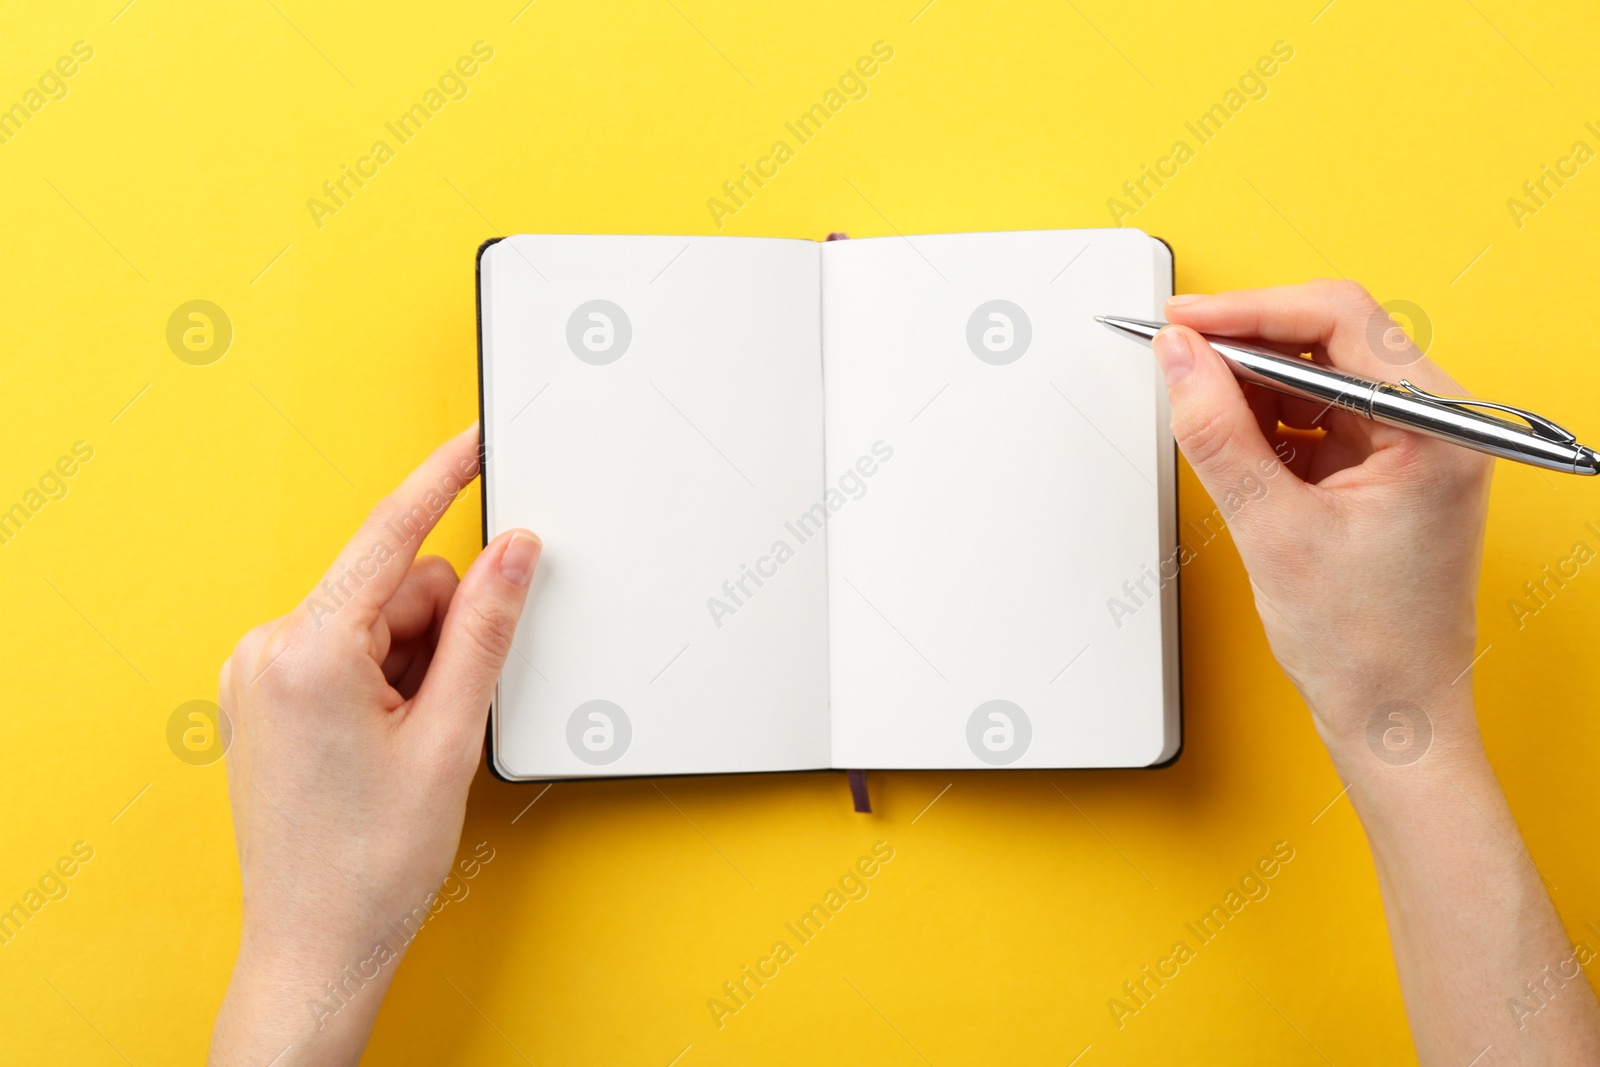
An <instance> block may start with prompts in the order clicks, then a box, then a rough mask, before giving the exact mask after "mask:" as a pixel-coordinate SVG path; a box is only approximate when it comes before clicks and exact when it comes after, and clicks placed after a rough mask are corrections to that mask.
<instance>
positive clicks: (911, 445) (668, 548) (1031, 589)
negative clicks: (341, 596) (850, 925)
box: [478, 229, 1181, 779]
mask: <svg viewBox="0 0 1600 1067" xmlns="http://www.w3.org/2000/svg"><path fill="white" fill-rule="evenodd" d="M1171 291H1172V257H1171V253H1170V251H1169V250H1168V248H1167V247H1166V246H1165V245H1164V244H1163V243H1162V242H1160V241H1158V240H1155V239H1153V238H1151V237H1149V236H1147V235H1145V234H1143V233H1140V232H1139V231H1137V230H1131V229H1122V230H1053V231H1030V232H1020V233H972V234H944V235H935V236H920V237H912V238H903V237H895V238H874V239H866V240H851V241H833V242H827V243H823V242H816V241H801V240H786V239H768V238H740V237H654V236H652V237H628V236H519V237H510V238H506V239H503V240H499V241H494V242H490V243H488V244H486V245H484V247H483V248H482V249H481V250H480V252H479V262H478V300H479V331H480V336H479V347H480V353H479V359H480V372H481V403H482V420H483V421H482V425H483V436H484V448H485V453H486V458H485V463H484V535H485V539H486V540H487V539H489V538H492V537H494V536H495V535H497V534H499V533H500V532H501V531H502V530H505V529H508V528H511V527H514V526H524V527H527V528H529V529H532V530H534V531H536V532H538V533H539V535H540V536H541V537H542V538H543V540H544V545H545V548H544V556H543V559H542V561H541V563H540V567H539V571H538V575H537V577H536V578H535V580H534V586H533V589H532V592H531V595H530V596H529V598H528V607H527V609H526V612H525V614H524V617H523V619H522V622H521V626H520V628H519V629H518V632H517V640H516V647H515V649H514V651H513V652H512V653H511V655H510V657H509V659H508V660H507V661H506V666H505V671H504V673H503V675H502V677H501V681H500V689H499V695H498V698H497V701H496V706H495V709H494V712H493V715H492V720H491V728H490V742H491V743H490V764H491V767H492V768H493V770H494V771H495V773H496V774H498V775H500V776H502V777H505V778H510V779H547V778H565V777H594V776H621V775H669V774H714V773H731V772H751V771H786V770H803V769H814V768H830V767H832V768H863V769H871V768H984V767H1140V766H1149V765H1152V764H1157V763H1161V762H1163V761H1165V760H1168V759H1170V758H1171V757H1173V756H1174V755H1175V754H1176V752H1177V750H1178V747H1179V744H1180V739H1181V713H1180V687H1179V671H1178V629H1177V627H1178V612H1177V588H1176V574H1175V571H1176V566H1175V562H1174V556H1175V549H1176V536H1177V500H1176V477H1175V462H1176V456H1175V451H1174V448H1173V442H1172V436H1171V431H1170V427H1169V425H1168V421H1169V413H1168V410H1167V405H1166V395H1165V391H1164V390H1163V389H1162V388H1161V385H1160V381H1159V378H1158V375H1157V371H1156V368H1155V366H1154V363H1153V362H1152V360H1151V359H1150V357H1149V354H1148V352H1143V351H1141V350H1139V349H1137V348H1135V347H1133V346H1130V345H1128V344H1127V343H1126V342H1124V341H1121V340H1120V339H1118V338H1117V337H1115V336H1113V335H1112V334H1111V333H1110V332H1108V331H1107V330H1105V329H1104V328H1103V327H1101V326H1100V325H1098V324H1097V323H1096V322H1095V321H1094V319H1093V316H1094V315H1105V314H1115V315H1126V316H1132V317H1135V318H1145V319H1149V318H1159V317H1160V315H1159V312H1160V309H1161V306H1162V302H1163V300H1164V299H1165V298H1166V297H1167V296H1168V295H1170V293H1171Z"/></svg>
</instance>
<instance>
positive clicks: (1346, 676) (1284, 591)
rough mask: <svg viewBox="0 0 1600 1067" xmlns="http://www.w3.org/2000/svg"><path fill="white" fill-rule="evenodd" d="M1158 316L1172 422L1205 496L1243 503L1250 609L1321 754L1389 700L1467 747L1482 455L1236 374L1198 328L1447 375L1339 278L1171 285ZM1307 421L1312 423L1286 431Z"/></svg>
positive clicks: (1385, 367)
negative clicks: (1164, 324) (1199, 292)
mask: <svg viewBox="0 0 1600 1067" xmlns="http://www.w3.org/2000/svg"><path fill="white" fill-rule="evenodd" d="M1167 317H1168V320H1169V321H1170V322H1172V323H1174V325H1173V326H1170V327H1168V328H1167V329H1164V330H1162V331H1161V333H1160V334H1158V335H1157V336H1156V339H1155V345H1154V348H1155V355H1156V359H1157V362H1158V363H1159V364H1160V366H1161V370H1162V373H1163V374H1164V376H1165V378H1166V381H1167V387H1168V390H1169V392H1170V394H1171V397H1172V428H1173V433H1174V434H1175V436H1176V437H1177V441H1178V446H1179V448H1181V449H1182V450H1183V453H1184V455H1185V456H1186V457H1187V458H1188V460H1189V463H1190V465H1191V466H1192V467H1193V468H1194V470H1195V473H1196V474H1197V475H1198V476H1199V478H1200V481H1201V483H1202V484H1204V486H1205V487H1206V490H1207V492H1209V493H1210V494H1211V496H1212V498H1213V499H1214V500H1216V501H1218V502H1221V501H1223V500H1224V499H1225V498H1226V497H1227V496H1228V494H1230V493H1231V494H1234V495H1235V496H1236V497H1237V498H1240V499H1244V500H1245V501H1247V502H1246V503H1245V505H1244V506H1243V507H1242V508H1239V509H1238V510H1237V511H1236V513H1234V514H1232V515H1231V516H1230V518H1229V519H1228V524H1229V527H1230V528H1231V530H1232V532H1233V537H1234V541H1235V543H1236V544H1237V545H1238V549H1239V555H1240V556H1241V558H1242V559H1243V560H1244V564H1245V568H1246V569H1247V570H1248V571H1249V573H1250V584H1251V587H1252V588H1253V589H1254V591H1255V597H1256V607H1257V610H1258V611H1259V612H1260V615H1261V620H1262V623H1263V624H1264V626H1265V628H1266V632H1267V638H1268V641H1269V642H1270V643H1271V646H1272V651H1273V654H1274V655H1275V656H1276V657H1277V659H1278V662H1279V663H1280V664H1282V666H1283V669H1284V671H1285V672H1286V673H1287V674H1288V676H1289V678H1290V679H1291V680H1292V681H1293V682H1294V684H1295V686H1296V688H1298V689H1299V690H1300V693H1301V695H1302V696H1303V697H1304V698H1305V700H1306V703H1307V704H1309V705H1310V707H1311V711H1312V714H1313V716H1314V718H1315V721H1316V725H1317V729H1318V732H1319V734H1320V735H1321V736H1322V739H1323V741H1324V742H1326V743H1327V745H1328V746H1329V749H1330V751H1331V752H1332V753H1333V755H1334V757H1335V760H1336V761H1341V762H1342V758H1343V757H1344V756H1346V755H1348V754H1350V753H1351V751H1352V750H1353V749H1359V748H1360V747H1365V746H1367V745H1368V744H1369V743H1370V742H1371V737H1369V731H1371V730H1373V729H1374V728H1377V729H1378V730H1379V731H1380V733H1381V732H1382V731H1383V730H1386V729H1387V728H1388V723H1389V722H1390V719H1389V718H1388V716H1389V715H1390V714H1391V713H1392V709H1400V710H1401V714H1402V715H1412V714H1414V711H1413V710H1410V709H1418V710H1420V711H1421V712H1422V713H1423V714H1424V715H1426V716H1427V717H1428V720H1429V725H1430V727H1431V741H1432V745H1433V747H1434V748H1435V749H1436V750H1438V749H1439V747H1440V746H1441V745H1444V746H1446V747H1447V748H1448V747H1449V746H1451V745H1454V744H1455V743H1457V742H1460V743H1465V744H1468V745H1470V746H1476V745H1477V744H1478V740H1477V730H1476V723H1475V721H1474V719H1473V714H1472V705H1471V685H1470V683H1467V684H1462V685H1459V686H1458V685H1455V684H1454V683H1455V682H1456V681H1457V680H1459V679H1461V678H1462V675H1463V674H1464V673H1465V672H1466V671H1467V668H1468V666H1469V665H1470V664H1471V663H1472V661H1473V657H1474V656H1475V655H1476V651H1477V650H1476V648H1475V647H1474V646H1475V641H1476V612H1475V603H1476V598H1477V584H1478V571H1479V566H1480V563H1481V558H1482V552H1483V531H1484V519H1485V513H1486V510H1487V505H1488V495H1489V476H1490V472H1491V470H1492V467H1493V462H1492V461H1491V460H1490V459H1489V458H1488V457H1486V456H1484V455H1481V454H1479V453H1477V452H1473V451H1470V450H1468V449H1465V448H1461V447H1459V446H1456V445H1452V444H1448V443H1445V442H1443V441H1437V440H1433V439H1431V438H1428V437H1424V436H1421V435H1419V434H1414V433H1409V432H1407V431H1403V430H1399V429H1396V428H1394V427H1392V426H1385V425H1383V424H1381V423H1376V422H1372V421H1370V420H1368V419H1363V418H1360V417H1359V416H1356V415H1352V414H1349V413H1348V412H1344V411H1339V410H1328V409H1327V408H1323V407H1321V405H1317V404H1314V403H1312V402H1310V401H1306V400H1300V399H1296V398H1292V397H1285V396H1283V395H1282V394H1279V393H1274V392H1271V391H1268V390H1265V389H1262V388H1259V387H1257V386H1251V385H1244V384H1241V383H1240V382H1238V381H1237V380H1236V379H1235V378H1234V376H1233V374H1232V373H1231V372H1230V371H1229V370H1228V367H1227V366H1226V364H1224V363H1223V361H1222V357H1221V356H1219V355H1218V354H1217V352H1216V350H1215V349H1213V348H1212V347H1211V346H1210V345H1209V344H1207V343H1206V341H1205V339H1204V338H1202V337H1201V336H1200V333H1209V334H1215V335H1222V336H1226V337H1236V338H1241V339H1248V340H1251V341H1255V342H1258V343H1262V344H1266V345H1268V346H1269V347H1273V348H1276V349H1279V350H1281V351H1283V352H1285V353H1289V354H1297V353H1302V352H1311V353H1312V354H1313V356H1314V358H1315V359H1316V360H1317V361H1318V362H1319V363H1325V364H1329V365H1331V366H1334V367H1337V368H1339V369H1341V370H1346V371H1350V372H1352V373H1354V374H1358V375H1361V376H1363V377H1367V378H1381V379H1384V380H1388V381H1395V380H1398V379H1399V378H1400V377H1406V378H1410V379H1412V380H1414V381H1416V382H1417V384H1419V385H1420V386H1422V387H1423V388H1425V389H1428V390H1431V391H1433V392H1437V393H1443V394H1448V395H1458V396H1459V395H1461V394H1462V389H1461V386H1459V385H1457V384H1456V383H1455V382H1454V381H1452V380H1451V379H1450V377H1449V376H1448V375H1446V374H1445V373H1444V372H1443V371H1442V370H1440V369H1439V368H1438V367H1437V366H1435V365H1434V364H1433V363H1432V362H1430V361H1429V360H1428V359H1427V358H1426V357H1424V356H1423V354H1422V353H1421V352H1420V351H1419V350H1417V348H1416V347H1415V345H1413V344H1412V342H1411V341H1410V340H1409V339H1408V338H1406V337H1405V335H1404V333H1403V332H1401V331H1400V329H1399V328H1398V327H1397V326H1395V325H1394V324H1393V322H1392V321H1391V320H1390V319H1389V318H1388V316H1387V315H1386V314H1385V313H1384V311H1383V309H1382V308H1380V307H1379V306H1378V304H1377V302H1376V301H1375V300H1374V299H1373V298H1372V297H1371V296H1370V295H1369V294H1368V293H1367V291H1366V290H1365V289H1363V288H1362V287H1361V286H1359V285H1357V284H1355V283H1354V282H1335V281H1326V280H1325V281H1315V282H1309V283H1306V284H1304V285H1290V286H1280V287H1276V288H1271V289H1246V290H1236V291H1233V292H1223V293H1218V294H1216V295H1214V296H1176V297H1173V298H1172V299H1171V300H1170V301H1169V302H1168V304H1167ZM1197 331H1198V332H1197ZM1280 422H1281V423H1282V424H1283V425H1284V426H1287V427H1290V428H1291V429H1290V430H1289V431H1287V432H1286V431H1285V430H1284V429H1282V428H1281V427H1280V425H1279V423H1280ZM1313 429H1321V430H1325V431H1326V432H1325V434H1324V435H1323V436H1321V437H1320V439H1318V438H1317V437H1316V436H1315V435H1314V434H1307V433H1304V432H1300V431H1309V430H1313ZM1280 457H1281V463H1280ZM1285 468H1287V469H1285ZM1263 484H1264V485H1265V486H1266V490H1265V493H1262V490H1261V486H1262V485H1263ZM1395 721H1400V720H1395ZM1395 736H1397V737H1398V736H1399V735H1395Z"/></svg>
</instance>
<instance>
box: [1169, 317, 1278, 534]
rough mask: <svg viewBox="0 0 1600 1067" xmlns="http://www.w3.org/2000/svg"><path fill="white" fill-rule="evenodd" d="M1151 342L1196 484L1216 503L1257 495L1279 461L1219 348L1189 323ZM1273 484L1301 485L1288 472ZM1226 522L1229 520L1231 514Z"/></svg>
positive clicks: (1175, 429)
mask: <svg viewBox="0 0 1600 1067" xmlns="http://www.w3.org/2000/svg"><path fill="white" fill-rule="evenodd" d="M1151 348H1152V349H1153V350H1154V352H1155V357H1156V363H1157V364H1158V365H1159V366H1160V367H1161V374H1162V377H1164V378H1165V379H1166V382H1167V393H1168V394H1169V395H1170V397H1171V398H1172V434H1173V436H1174V437H1175V438H1176V439H1177V442H1178V447H1179V448H1180V449H1182V450H1183V454H1184V456H1185V457H1186V458H1187V459H1188V460H1189V465H1190V466H1191V467H1193V468H1194V472H1195V474H1196V475H1198V476H1199V478H1200V484H1202V485H1204V486H1205V487H1206V492H1207V493H1209V494H1211V499H1212V500H1213V501H1215V502H1216V503H1217V504H1218V506H1225V502H1226V501H1227V499H1228V498H1229V497H1232V498H1234V499H1254V498H1256V497H1257V496H1258V495H1259V493H1260V490H1261V485H1262V480H1263V479H1264V478H1268V477H1271V476H1272V475H1274V474H1276V473H1277V472H1278V469H1279V468H1280V467H1281V466H1282V461H1281V460H1279V458H1278V455H1277V453H1276V452H1274V451H1273V450H1272V446H1271V444H1269V443H1268V441H1267V439H1266V438H1265V437H1264V436H1262V433H1261V425H1260V424H1259V423H1258V422H1257V421H1256V417H1255V413H1254V412H1253V411H1251V409H1250V403H1249V401H1247V400H1246V399H1245V396H1244V390H1243V389H1241V388H1240V386H1239V382H1238V380H1237V379H1235V378H1234V376H1233V372H1232V371H1231V370H1229V369H1228V365H1227V364H1226V363H1224V362H1223V360H1222V357H1221V356H1220V355H1218V354H1217V350H1216V349H1214V348H1212V347H1211V345H1210V344H1208V343H1207V342H1206V339H1205V338H1204V337H1202V336H1200V335H1199V334H1198V333H1196V332H1195V331H1194V330H1191V329H1190V328H1189V327H1187V326H1168V327H1166V328H1165V329H1163V330H1162V331H1161V332H1160V333H1158V334H1156V336H1155V341H1154V343H1153V344H1152V345H1151ZM1284 483H1287V484H1284ZM1273 488H1274V491H1275V492H1278V491H1283V492H1289V493H1294V492H1297V491H1301V490H1303V489H1304V486H1303V485H1302V484H1301V483H1300V482H1299V481H1298V479H1296V478H1295V477H1294V475H1292V474H1291V475H1290V476H1289V477H1288V478H1287V479H1279V480H1278V481H1276V482H1275V483H1274V486H1273ZM1247 510H1248V509H1247ZM1237 518H1238V519H1239V520H1240V521H1242V522H1244V523H1246V524H1248V523H1249V522H1250V521H1251V519H1250V518H1249V517H1247V516H1246V515H1245V514H1244V511H1242V510H1241V511H1240V512H1239V513H1238V515H1237ZM1228 523H1229V525H1233V524H1234V519H1233V518H1231V517H1230V518H1229V520H1228Z"/></svg>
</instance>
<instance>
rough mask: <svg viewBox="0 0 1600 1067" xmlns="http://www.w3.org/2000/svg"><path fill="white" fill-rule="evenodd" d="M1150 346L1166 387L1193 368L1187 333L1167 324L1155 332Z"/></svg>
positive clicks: (1186, 375) (1192, 357)
mask: <svg viewBox="0 0 1600 1067" xmlns="http://www.w3.org/2000/svg"><path fill="white" fill-rule="evenodd" d="M1150 347H1151V348H1152V349H1154V351H1155V354H1156V363H1157V364H1158V365H1159V366H1160V367H1161V375H1162V377H1164V378H1166V380H1167V387H1168V388H1171V387H1172V386H1173V385H1174V384H1175V383H1177V382H1181V381H1183V379H1185V378H1187V377H1188V376H1189V372H1190V371H1192V370H1194V352H1193V351H1192V350H1191V349H1190V348H1189V338H1188V335H1186V334H1185V333H1184V332H1183V331H1182V330H1174V329H1172V328H1171V327H1170V326H1169V327H1168V328H1166V329H1165V330H1162V331H1161V332H1160V333H1158V334H1156V339H1155V343H1154V344H1153V345H1151V346H1150Z"/></svg>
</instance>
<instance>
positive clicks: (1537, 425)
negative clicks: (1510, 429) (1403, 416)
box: [1400, 378, 1578, 444]
mask: <svg viewBox="0 0 1600 1067" xmlns="http://www.w3.org/2000/svg"><path fill="white" fill-rule="evenodd" d="M1400 388H1402V389H1405V390H1406V391H1408V392H1411V393H1415V394H1416V395H1417V396H1420V397H1422V398H1424V399H1426V400H1431V401H1433V402H1434V403H1435V404H1444V405H1446V406H1448V407H1453V408H1492V409H1493V410H1495V411H1503V412H1505V413H1506V414H1507V415H1514V416H1515V417H1517V418H1519V419H1521V420H1522V421H1523V422H1525V423H1527V424H1528V429H1530V430H1531V431H1533V435H1534V436H1535V437H1542V438H1544V439H1545V440H1546V441H1555V442H1557V443H1559V444H1574V443H1576V442H1577V440H1578V437H1577V435H1576V434H1574V433H1572V432H1571V431H1570V430H1566V429H1563V428H1562V427H1560V426H1558V425H1556V424H1555V423H1553V422H1551V421H1550V420H1549V419H1547V418H1544V417H1543V416H1540V415H1535V414H1534V413H1533V412H1531V411H1524V410H1522V409H1521V408H1514V407H1511V406H1509V405H1507V404H1495V403H1491V402H1490V401H1488V400H1477V399H1474V398H1473V397H1470V396H1462V397H1450V396H1440V395H1439V394H1437V393H1430V392H1428V391H1427V390H1426V389H1423V388H1422V387H1420V386H1418V385H1416V384H1415V383H1413V382H1410V381H1408V380H1406V379H1405V378H1401V379H1400Z"/></svg>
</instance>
